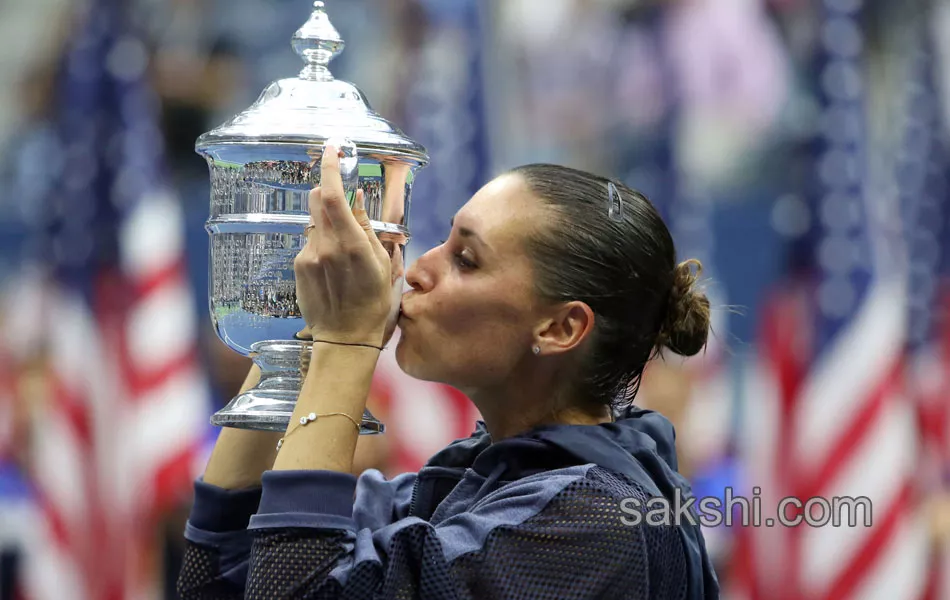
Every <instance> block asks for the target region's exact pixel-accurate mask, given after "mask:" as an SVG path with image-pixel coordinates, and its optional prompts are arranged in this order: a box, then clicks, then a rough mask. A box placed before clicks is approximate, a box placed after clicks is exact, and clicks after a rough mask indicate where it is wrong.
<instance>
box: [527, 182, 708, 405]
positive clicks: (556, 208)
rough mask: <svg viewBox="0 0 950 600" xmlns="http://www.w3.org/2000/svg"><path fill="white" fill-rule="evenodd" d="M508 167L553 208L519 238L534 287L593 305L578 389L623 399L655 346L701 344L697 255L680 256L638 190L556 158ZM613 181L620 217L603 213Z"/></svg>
mask: <svg viewBox="0 0 950 600" xmlns="http://www.w3.org/2000/svg"><path fill="white" fill-rule="evenodd" d="M512 172H513V173H515V174H518V175H520V176H521V177H522V179H523V181H524V182H525V183H526V184H527V186H528V188H529V189H530V190H531V192H532V193H533V194H534V195H535V196H537V197H538V198H539V199H540V200H541V201H542V202H543V203H544V204H545V206H546V208H548V209H550V211H551V212H552V214H553V215H554V219H553V221H552V223H551V225H550V226H546V227H544V228H540V229H539V230H538V231H535V232H533V233H531V234H529V236H528V239H527V242H526V244H527V245H526V251H527V253H528V256H529V257H530V259H531V261H532V266H533V269H534V285H535V291H536V293H537V294H538V296H539V297H540V298H542V299H544V300H548V301H551V302H569V301H573V300H579V301H581V302H584V303H586V304H587V305H588V306H590V308H591V310H592V311H593V312H594V314H595V315H596V318H595V326H594V331H593V336H592V340H591V347H590V350H589V352H588V354H587V357H586V360H585V361H584V364H582V365H581V368H580V373H579V380H578V381H575V383H574V387H575V389H574V390H572V391H573V392H574V394H575V395H576V396H578V397H579V398H582V399H584V401H586V402H590V403H591V404H610V405H611V406H613V407H615V408H616V407H620V406H624V405H627V404H629V403H631V402H633V399H634V397H635V396H636V393H637V390H638V389H639V383H640V378H641V376H642V374H643V369H644V367H645V366H646V364H647V363H648V362H649V361H650V360H651V359H652V358H653V357H654V356H656V354H657V353H658V352H659V351H660V350H661V349H662V348H664V347H665V348H668V349H670V350H671V351H673V352H674V353H676V354H680V355H683V356H693V355H694V354H697V353H698V352H699V351H700V350H702V348H703V347H704V346H705V345H706V340H707V338H708V335H709V325H710V314H709V310H710V308H709V300H708V299H707V297H706V295H705V294H704V293H702V292H701V291H699V290H697V289H696V287H695V284H696V280H697V278H698V276H699V274H700V272H701V270H702V265H700V263H699V261H697V260H694V259H691V260H686V261H683V262H680V263H677V259H676V251H675V248H674V245H673V238H672V236H671V235H670V232H669V229H668V228H667V227H666V224H665V223H664V222H663V219H662V218H661V217H660V215H659V213H658V212H657V210H656V208H655V207H654V206H653V205H652V204H651V203H650V201H649V200H647V198H646V197H645V196H644V195H643V194H641V193H639V192H636V191H634V190H632V189H630V188H629V187H627V186H625V185H623V184H622V183H620V182H618V181H613V180H610V179H606V178H604V177H600V176H597V175H594V174H591V173H587V172H585V171H580V170H577V169H572V168H569V167H563V166H558V165H547V164H534V165H526V166H522V167H518V168H516V169H514V170H513V171H512ZM610 183H613V184H614V186H616V189H617V191H618V192H619V194H620V197H621V201H622V214H623V218H622V220H620V221H614V220H613V219H611V218H610V217H609V216H608V197H609V192H608V185H609V184H610ZM693 267H696V272H695V273H694V272H693Z"/></svg>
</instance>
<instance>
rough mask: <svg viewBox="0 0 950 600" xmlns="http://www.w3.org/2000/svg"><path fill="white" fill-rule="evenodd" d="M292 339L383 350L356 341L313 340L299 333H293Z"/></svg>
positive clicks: (380, 347) (379, 347)
mask: <svg viewBox="0 0 950 600" xmlns="http://www.w3.org/2000/svg"><path fill="white" fill-rule="evenodd" d="M294 339H296V340H300V341H301V342H312V343H314V344H316V343H321V344H334V345H336V346H363V347H364V348H374V349H376V350H379V351H380V352H382V351H383V347H382V346H374V345H373V344H360V343H358V342H331V341H330V340H315V339H312V338H304V337H300V334H299V333H295V334H294Z"/></svg>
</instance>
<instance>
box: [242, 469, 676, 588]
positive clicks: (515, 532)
mask: <svg viewBox="0 0 950 600" xmlns="http://www.w3.org/2000/svg"><path fill="white" fill-rule="evenodd" d="M565 471H570V470H569V469H568V470H565ZM354 490H355V481H354V480H353V479H352V477H350V476H348V475H343V474H340V473H332V472H327V471H283V472H270V473H267V474H265V476H264V492H263V497H262V500H261V507H260V511H259V512H258V514H257V515H256V516H254V517H253V518H252V519H251V523H250V527H249V529H250V531H252V532H253V535H254V537H255V540H254V544H253V550H252V554H251V563H250V572H249V574H248V586H247V596H246V597H247V598H278V597H279V598H304V597H306V598H426V599H433V600H439V599H443V598H444V599H449V598H451V599H461V598H476V597H477V598H540V599H545V598H551V599H553V598H566V599H570V598H578V599H579V598H608V599H610V598H627V599H641V598H642V599H646V598H649V597H652V598H656V597H670V598H673V597H679V596H678V595H673V594H670V595H666V594H664V595H662V596H657V595H656V594H655V593H654V594H653V595H651V594H650V591H651V590H650V587H651V585H650V579H651V575H657V574H659V573H660V572H661V570H660V569H657V566H658V565H657V564H654V565H651V564H650V561H649V560H648V551H647V550H648V543H649V544H650V545H651V547H654V548H655V547H656V545H657V544H660V546H662V547H664V548H666V549H667V550H669V553H668V554H666V556H668V557H670V559H671V560H673V561H674V563H675V561H676V559H677V556H679V557H680V558H679V560H681V561H682V560H685V559H683V558H682V557H683V550H682V547H681V546H679V545H678V543H679V542H678V539H679V538H678V536H677V534H676V533H675V532H674V531H672V529H670V531H669V532H668V534H662V533H661V534H660V535H661V538H656V535H657V533H655V532H651V531H648V529H657V530H658V531H659V530H660V529H661V528H660V527H659V526H645V525H639V526H631V525H628V524H626V523H629V521H626V522H625V520H624V519H622V517H623V513H622V512H621V510H620V506H621V501H620V499H619V498H618V497H617V495H616V494H615V493H614V490H611V489H608V487H607V486H605V485H603V484H602V482H598V481H596V480H592V479H590V478H587V477H585V476H584V475H583V473H567V472H565V473H564V474H563V475H550V476H547V477H542V478H538V479H537V480H535V481H530V482H527V481H526V480H522V481H520V482H516V483H512V484H508V485H506V486H504V487H502V488H500V489H499V490H496V491H495V492H493V493H492V494H489V495H488V496H486V497H485V498H483V499H482V500H481V501H479V502H478V503H477V504H476V505H475V506H474V507H473V508H472V509H471V510H468V511H466V512H463V513H460V514H457V515H455V516H452V517H450V518H448V519H446V520H444V521H442V522H441V523H438V524H436V525H433V524H431V523H429V522H427V521H423V520H420V519H418V518H415V517H406V518H403V519H400V520H398V521H395V522H393V523H391V524H389V525H387V526H384V527H382V528H379V529H377V530H375V531H371V530H369V529H360V528H359V527H357V524H356V523H355V521H354V519H353V518H352V517H351V516H350V515H351V513H352V512H353V493H354ZM648 536H653V539H652V540H648V539H647V537H648ZM664 544H665V546H663V545H664ZM675 568H676V565H667V564H664V565H662V572H664V574H665V575H669V574H671V573H674V574H675ZM655 591H657V590H656V588H655V587H654V592H655Z"/></svg>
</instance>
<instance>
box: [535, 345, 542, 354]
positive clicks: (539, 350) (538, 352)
mask: <svg viewBox="0 0 950 600" xmlns="http://www.w3.org/2000/svg"><path fill="white" fill-rule="evenodd" d="M534 353H535V354H541V346H535V347H534Z"/></svg>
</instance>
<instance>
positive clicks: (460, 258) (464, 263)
mask: <svg viewBox="0 0 950 600" xmlns="http://www.w3.org/2000/svg"><path fill="white" fill-rule="evenodd" d="M455 262H456V264H458V266H459V267H461V268H463V269H474V268H475V263H473V262H472V261H470V260H469V259H467V258H465V255H464V254H462V253H458V254H456V255H455Z"/></svg>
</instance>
